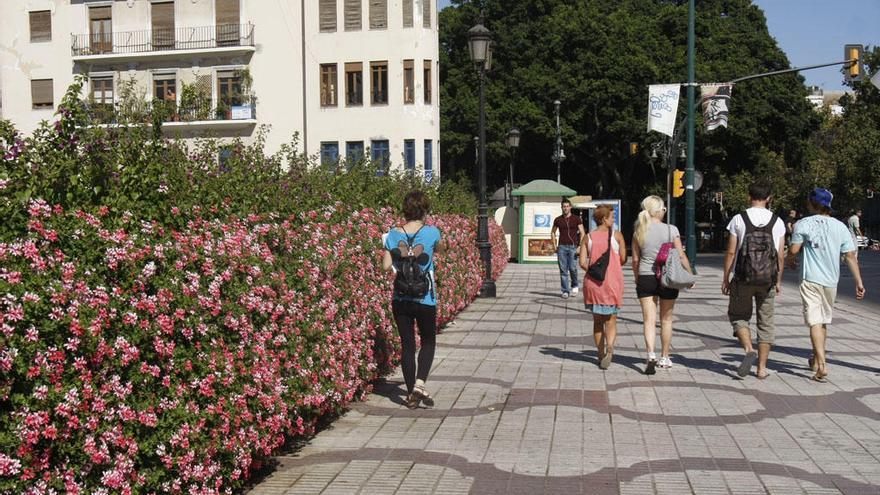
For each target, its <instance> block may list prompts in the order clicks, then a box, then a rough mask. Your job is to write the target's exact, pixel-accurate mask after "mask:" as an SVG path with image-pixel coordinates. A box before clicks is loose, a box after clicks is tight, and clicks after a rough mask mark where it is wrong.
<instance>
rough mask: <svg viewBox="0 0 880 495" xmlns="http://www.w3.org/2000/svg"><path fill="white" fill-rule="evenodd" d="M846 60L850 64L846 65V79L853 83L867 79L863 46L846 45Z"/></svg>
mask: <svg viewBox="0 0 880 495" xmlns="http://www.w3.org/2000/svg"><path fill="white" fill-rule="evenodd" d="M843 55H844V60H846V61H847V62H849V61H852V62H850V63H849V64H848V65H844V76H845V77H844V79H845V80H846V82H848V83H851V82H855V81H861V80H862V79H863V78H864V77H865V73H864V68H863V67H864V64H863V63H862V62H863V59H864V48H863V47H862V45H845V46H844V47H843Z"/></svg>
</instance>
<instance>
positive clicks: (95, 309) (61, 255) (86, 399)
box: [0, 201, 507, 494]
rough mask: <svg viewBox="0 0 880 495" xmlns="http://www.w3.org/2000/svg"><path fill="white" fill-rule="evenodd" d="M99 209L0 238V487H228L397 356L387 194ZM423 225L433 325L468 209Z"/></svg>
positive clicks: (474, 275) (467, 268)
mask: <svg viewBox="0 0 880 495" xmlns="http://www.w3.org/2000/svg"><path fill="white" fill-rule="evenodd" d="M108 213H112V212H108V211H107V210H106V209H102V210H101V211H100V213H98V214H97V215H92V214H89V213H84V212H82V211H76V212H72V211H71V212H66V211H63V210H62V208H61V207H50V206H49V205H47V204H46V203H44V202H41V201H32V202H31V204H30V208H29V221H28V227H27V235H26V236H25V237H21V238H19V239H17V240H14V241H11V242H2V243H0V297H2V299H0V493H15V494H19V493H24V494H37V493H48V492H50V491H52V490H54V491H55V492H57V493H68V494H77V493H144V494H152V493H155V494H159V493H190V494H212V493H231V492H232V491H233V490H235V489H236V488H238V487H240V486H242V485H243V484H244V483H245V482H246V480H247V478H248V477H249V475H250V474H251V473H252V472H253V471H254V470H255V469H257V468H259V467H260V465H261V461H262V460H264V459H265V458H266V457H267V456H269V455H271V454H272V453H273V452H275V451H276V449H278V448H279V447H280V446H281V445H282V444H283V443H284V442H285V440H286V439H287V438H289V437H291V436H296V435H304V434H308V433H309V432H310V431H312V429H313V427H314V425H315V424H316V422H317V420H318V419H319V418H320V417H321V416H322V415H326V414H328V413H333V412H337V411H339V410H340V409H341V408H344V407H345V406H346V405H348V404H349V403H350V402H351V401H354V400H359V399H360V398H362V397H363V395H364V394H365V393H367V392H369V391H370V384H369V383H370V380H371V379H373V378H375V377H376V376H377V374H378V373H379V371H380V370H382V369H387V368H388V367H389V366H391V365H393V364H394V363H393V361H394V359H395V358H394V357H393V356H394V352H393V350H394V349H395V343H394V342H395V338H396V337H395V336H394V334H393V328H392V321H391V315H390V309H389V308H390V303H389V294H390V287H391V279H390V277H389V276H388V275H387V274H385V273H382V272H380V266H379V265H380V259H381V258H380V257H381V251H380V249H379V248H380V236H381V233H383V232H384V231H386V230H387V229H388V228H390V227H391V226H392V225H394V224H396V223H398V219H397V218H395V216H394V215H393V213H392V212H391V210H389V209H382V210H370V209H365V210H361V211H346V210H345V209H344V208H343V207H342V206H341V204H339V203H337V205H336V206H335V207H327V208H325V209H324V210H321V211H308V212H302V213H299V214H294V215H290V216H288V217H286V218H282V217H279V216H273V215H264V216H258V215H251V216H248V217H246V218H238V217H235V216H230V217H229V218H226V219H223V220H219V219H217V218H218V216H219V215H218V214H217V212H214V214H213V215H212V216H211V218H209V217H208V216H203V215H202V213H205V212H201V211H199V209H198V208H195V209H194V211H192V212H189V213H188V218H186V217H184V219H183V220H185V224H186V228H185V229H182V230H181V231H173V230H169V229H166V228H163V227H162V226H161V225H159V224H157V223H155V222H146V221H140V220H138V219H136V218H133V217H132V216H131V215H121V217H120V218H121V220H120V218H117V219H116V220H115V221H114V222H110V221H109V218H111V216H112V215H110V214H108ZM105 214H106V216H105ZM433 222H434V223H435V224H436V225H437V226H438V227H440V228H441V229H442V231H443V233H444V236H445V238H446V239H447V240H448V241H449V243H450V249H449V251H448V253H447V254H446V255H444V256H439V257H438V259H437V270H438V273H437V275H438V286H439V300H440V307H439V319H440V321H441V322H442V323H445V322H448V321H449V320H450V319H452V318H453V317H454V315H455V314H456V313H457V312H459V311H461V309H462V308H464V307H465V306H466V305H467V304H468V303H469V302H470V301H471V300H472V299H473V298H474V297H475V295H476V293H477V291H478V289H479V285H480V261H479V253H478V251H477V249H476V245H475V235H474V232H475V230H476V225H475V221H474V220H473V219H472V218H471V217H465V216H460V215H437V216H436V217H434V220H433ZM491 236H492V244H493V260H494V261H495V266H494V268H493V270H494V273H495V275H498V274H500V273H501V271H502V270H503V269H504V266H505V264H506V262H507V251H506V247H505V244H504V238H503V235H502V233H501V231H500V229H499V228H498V227H497V226H495V225H494V224H493V225H492V229H491Z"/></svg>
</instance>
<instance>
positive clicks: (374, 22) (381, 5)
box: [370, 0, 388, 29]
mask: <svg viewBox="0 0 880 495" xmlns="http://www.w3.org/2000/svg"><path fill="white" fill-rule="evenodd" d="M387 28H388V0H370V29H387Z"/></svg>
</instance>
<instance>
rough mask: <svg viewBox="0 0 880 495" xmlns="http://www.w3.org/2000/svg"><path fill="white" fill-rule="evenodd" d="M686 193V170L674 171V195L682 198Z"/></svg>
mask: <svg viewBox="0 0 880 495" xmlns="http://www.w3.org/2000/svg"><path fill="white" fill-rule="evenodd" d="M682 195H684V170H673V171H672V197H673V198H680V197H682Z"/></svg>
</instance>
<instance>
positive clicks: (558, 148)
mask: <svg viewBox="0 0 880 495" xmlns="http://www.w3.org/2000/svg"><path fill="white" fill-rule="evenodd" d="M561 104H562V102H560V101H559V100H556V101H554V102H553V105H555V106H556V151H555V152H554V153H553V158H554V159H555V160H556V182H558V183H560V184H562V157H561V156H560V154H561V149H562V147H561V146H560V145H561V144H562V138H561V136H560V132H559V105H561Z"/></svg>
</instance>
